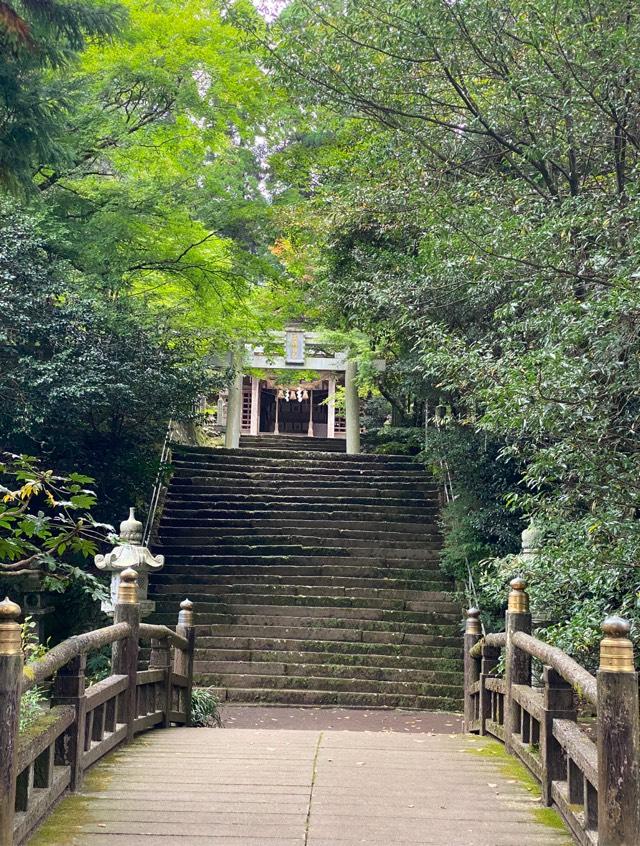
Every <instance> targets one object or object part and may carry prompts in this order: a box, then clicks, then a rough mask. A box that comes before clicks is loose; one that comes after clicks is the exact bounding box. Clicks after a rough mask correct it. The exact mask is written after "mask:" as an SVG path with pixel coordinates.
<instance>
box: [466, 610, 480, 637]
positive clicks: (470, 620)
mask: <svg viewBox="0 0 640 846" xmlns="http://www.w3.org/2000/svg"><path fill="white" fill-rule="evenodd" d="M464 633H465V634H468V635H479V634H482V625H481V624H480V609H479V608H469V609H468V611H467V622H466V624H465V627H464Z"/></svg>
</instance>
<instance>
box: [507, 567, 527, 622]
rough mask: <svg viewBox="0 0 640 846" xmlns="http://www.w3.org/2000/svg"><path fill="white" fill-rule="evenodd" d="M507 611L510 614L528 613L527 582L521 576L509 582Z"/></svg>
mask: <svg viewBox="0 0 640 846" xmlns="http://www.w3.org/2000/svg"><path fill="white" fill-rule="evenodd" d="M509 586H510V588H511V591H510V592H509V601H508V606H507V607H508V610H509V613H511V614H526V613H527V612H528V611H529V596H528V594H527V590H526V588H527V582H526V581H525V579H523V578H522V576H516V577H515V579H511V581H510V582H509Z"/></svg>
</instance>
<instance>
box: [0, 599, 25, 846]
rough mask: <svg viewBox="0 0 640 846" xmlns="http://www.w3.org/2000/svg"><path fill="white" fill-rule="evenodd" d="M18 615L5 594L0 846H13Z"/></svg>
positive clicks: (0, 625)
mask: <svg viewBox="0 0 640 846" xmlns="http://www.w3.org/2000/svg"><path fill="white" fill-rule="evenodd" d="M20 614H21V609H20V606H19V605H16V603H15V602H12V601H11V600H10V599H9V598H8V597H7V598H6V599H4V601H3V602H0V846H13V820H14V814H15V803H16V777H17V775H18V774H17V772H16V754H17V745H18V728H19V724H20V694H21V689H22V666H23V656H22V638H21V630H20V624H19V623H18V617H19V616H20Z"/></svg>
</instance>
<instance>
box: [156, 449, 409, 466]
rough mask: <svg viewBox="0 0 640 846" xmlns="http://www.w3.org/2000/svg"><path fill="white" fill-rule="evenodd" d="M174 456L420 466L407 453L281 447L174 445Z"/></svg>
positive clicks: (260, 463)
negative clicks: (311, 451) (351, 452)
mask: <svg viewBox="0 0 640 846" xmlns="http://www.w3.org/2000/svg"><path fill="white" fill-rule="evenodd" d="M172 455H173V458H174V460H175V459H176V458H177V457H178V456H188V457H189V458H190V460H194V458H195V457H196V456H197V460H199V461H207V460H211V461H215V460H216V459H217V458H219V457H223V458H226V459H227V460H228V459H229V458H233V461H234V462H236V463H238V464H252V465H253V466H258V467H259V466H265V462H270V461H273V460H280V461H281V462H287V461H300V462H302V461H305V459H306V460H307V463H309V464H313V463H317V464H323V465H325V466H327V465H330V466H332V467H336V468H342V467H344V466H345V465H348V466H349V467H351V468H353V467H378V468H381V467H384V468H395V467H403V468H406V469H409V470H410V469H414V470H415V468H416V466H417V467H420V465H419V464H417V463H416V462H415V461H414V460H413V459H411V458H408V457H407V456H406V455H377V454H366V453H361V454H360V455H333V453H331V452H328V453H325V454H322V453H315V452H314V454H313V455H309V453H308V452H305V450H282V449H252V448H250V447H248V448H245V449H241V450H239V449H228V448H226V447H201V446H183V445H179V446H177V445H174V446H173V448H172Z"/></svg>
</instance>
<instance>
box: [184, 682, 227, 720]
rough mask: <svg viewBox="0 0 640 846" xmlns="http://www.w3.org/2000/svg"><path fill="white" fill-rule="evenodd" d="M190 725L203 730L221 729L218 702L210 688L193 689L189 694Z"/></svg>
mask: <svg viewBox="0 0 640 846" xmlns="http://www.w3.org/2000/svg"><path fill="white" fill-rule="evenodd" d="M191 724H192V725H193V726H200V727H204V728H222V717H221V716H220V700H219V699H218V697H217V696H216V695H215V693H214V692H213V688H212V687H195V688H194V689H193V691H192V694H191Z"/></svg>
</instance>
